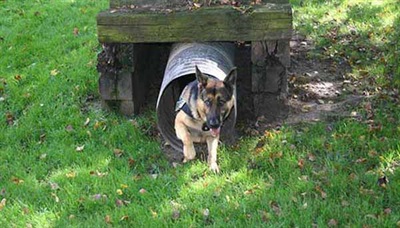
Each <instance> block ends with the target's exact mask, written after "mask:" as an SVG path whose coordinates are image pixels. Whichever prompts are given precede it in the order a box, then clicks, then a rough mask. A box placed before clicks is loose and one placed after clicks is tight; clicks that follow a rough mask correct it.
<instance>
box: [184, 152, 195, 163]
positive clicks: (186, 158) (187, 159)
mask: <svg viewBox="0 0 400 228" xmlns="http://www.w3.org/2000/svg"><path fill="white" fill-rule="evenodd" d="M195 157H196V154H194V155H190V156H184V158H183V163H186V162H188V161H191V160H193V159H194V158H195Z"/></svg>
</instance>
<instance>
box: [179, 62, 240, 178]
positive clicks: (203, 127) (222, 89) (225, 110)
mask: <svg viewBox="0 0 400 228" xmlns="http://www.w3.org/2000/svg"><path fill="white" fill-rule="evenodd" d="M236 77H237V71H236V68H233V69H232V70H231V71H230V72H229V74H228V75H227V76H226V77H225V79H224V80H223V81H221V80H218V79H217V78H215V77H212V76H210V75H207V74H204V73H202V72H201V71H200V70H199V68H197V66H196V80H194V81H193V82H191V83H189V84H188V85H187V86H186V87H185V88H184V89H183V91H182V93H181V96H180V99H179V100H178V102H177V104H176V107H175V110H176V111H177V112H178V113H177V115H176V117H175V133H176V136H177V137H178V139H180V140H181V141H182V143H183V155H184V159H183V162H184V163H185V162H188V161H190V160H193V159H194V158H195V156H196V151H195V148H194V144H193V143H194V142H196V143H207V148H208V159H207V160H208V165H209V167H210V169H211V170H212V171H213V172H215V173H218V172H219V167H218V165H217V147H218V142H219V137H220V131H221V127H222V125H223V123H224V121H225V120H226V119H227V118H228V116H229V114H230V113H231V110H232V108H233V106H234V104H235V96H234V91H235V86H236Z"/></svg>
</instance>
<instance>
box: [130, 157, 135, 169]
mask: <svg viewBox="0 0 400 228" xmlns="http://www.w3.org/2000/svg"><path fill="white" fill-rule="evenodd" d="M128 164H129V167H133V165H134V164H135V160H134V159H133V158H129V159H128Z"/></svg>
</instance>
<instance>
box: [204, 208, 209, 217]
mask: <svg viewBox="0 0 400 228" xmlns="http://www.w3.org/2000/svg"><path fill="white" fill-rule="evenodd" d="M203 216H204V217H208V216H210V210H208V208H206V209H204V210H203Z"/></svg>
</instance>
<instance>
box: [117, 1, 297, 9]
mask: <svg viewBox="0 0 400 228" xmlns="http://www.w3.org/2000/svg"><path fill="white" fill-rule="evenodd" d="M199 2H200V3H208V2H210V0H200V1H199ZM214 2H215V1H214ZM240 2H241V4H243V5H250V4H251V3H253V2H254V0H242V1H240ZM220 3H221V1H216V4H220ZM259 3H263V4H266V3H280V4H285V3H289V0H261V1H260V2H259ZM129 5H135V6H143V5H153V6H154V5H162V6H164V7H168V6H182V5H187V0H110V7H111V8H116V7H122V6H129Z"/></svg>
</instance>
